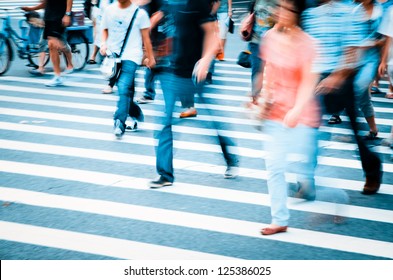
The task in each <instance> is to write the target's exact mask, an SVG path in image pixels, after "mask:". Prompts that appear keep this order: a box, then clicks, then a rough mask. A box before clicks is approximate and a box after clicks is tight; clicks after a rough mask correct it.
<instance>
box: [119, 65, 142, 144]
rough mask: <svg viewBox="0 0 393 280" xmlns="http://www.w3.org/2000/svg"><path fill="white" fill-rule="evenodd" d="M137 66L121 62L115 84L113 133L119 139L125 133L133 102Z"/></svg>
mask: <svg viewBox="0 0 393 280" xmlns="http://www.w3.org/2000/svg"><path fill="white" fill-rule="evenodd" d="M137 67H138V65H137V64H136V63H135V62H133V61H130V60H125V61H122V66H121V73H120V77H119V80H118V83H117V86H118V89H119V99H118V101H117V109H116V112H115V115H114V118H113V119H114V121H115V133H116V136H117V137H121V136H122V135H123V133H124V131H125V123H126V120H127V117H128V115H129V111H130V103H131V102H133V101H132V100H133V98H134V93H135V72H136V69H137Z"/></svg>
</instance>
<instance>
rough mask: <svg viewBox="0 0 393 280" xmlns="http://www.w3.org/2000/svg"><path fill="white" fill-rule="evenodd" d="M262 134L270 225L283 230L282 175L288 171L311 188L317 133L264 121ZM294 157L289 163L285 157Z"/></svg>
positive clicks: (284, 190)
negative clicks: (280, 227)
mask: <svg viewBox="0 0 393 280" xmlns="http://www.w3.org/2000/svg"><path fill="white" fill-rule="evenodd" d="M264 131H265V133H266V134H267V135H269V140H267V141H266V142H265V151H267V157H266V170H267V171H268V177H267V185H268V190H269V195H270V203H271V206H270V207H271V216H272V222H271V223H272V224H275V225H280V226H287V225H288V220H289V217H290V215H289V210H288V207H287V196H288V187H287V183H286V180H285V172H286V171H288V170H289V168H290V169H291V170H290V171H291V172H295V173H296V174H297V175H298V178H297V180H298V182H307V183H308V184H312V185H313V187H315V186H314V171H315V167H316V159H317V156H316V154H317V152H318V129H316V128H312V127H307V126H304V125H298V126H296V127H295V128H288V127H284V125H283V124H282V123H281V122H277V121H271V120H266V122H265V126H264ZM290 153H291V154H296V158H295V159H294V162H291V163H289V161H288V160H287V156H288V154H290Z"/></svg>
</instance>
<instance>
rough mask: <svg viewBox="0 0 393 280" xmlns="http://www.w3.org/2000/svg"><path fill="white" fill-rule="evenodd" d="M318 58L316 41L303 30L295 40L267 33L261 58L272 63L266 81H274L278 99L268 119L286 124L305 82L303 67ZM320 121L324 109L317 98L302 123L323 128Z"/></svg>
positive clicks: (274, 89) (305, 109)
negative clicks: (300, 88) (302, 83)
mask: <svg viewBox="0 0 393 280" xmlns="http://www.w3.org/2000/svg"><path fill="white" fill-rule="evenodd" d="M315 56H316V47H315V42H314V39H312V38H311V37H310V36H309V35H307V34H306V33H305V32H303V31H300V32H296V33H295V34H294V35H292V37H289V36H288V35H287V34H283V33H281V32H280V31H278V30H277V29H276V28H273V29H271V30H269V31H268V32H267V33H266V35H265V36H264V38H263V43H261V58H262V60H264V61H265V62H266V63H267V64H269V65H268V67H267V68H266V78H267V79H272V80H270V83H272V84H273V92H272V94H273V99H274V104H273V105H272V108H271V111H270V114H269V117H268V119H271V120H277V121H283V119H284V117H285V115H286V113H287V112H288V111H289V110H290V109H291V108H293V106H294V105H295V102H296V96H297V93H298V87H299V85H300V83H301V81H302V67H303V66H304V65H305V64H306V63H307V64H311V63H312V62H313V60H314V58H315ZM310 69H311V67H310ZM265 82H266V83H268V81H265ZM320 119H321V118H320V108H319V105H318V102H317V100H316V98H315V97H314V98H312V99H311V100H310V101H309V102H308V103H307V105H306V106H305V107H304V110H303V112H302V114H301V117H300V120H299V123H300V124H304V125H306V126H310V127H319V125H320Z"/></svg>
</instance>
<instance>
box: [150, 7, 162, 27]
mask: <svg viewBox="0 0 393 280" xmlns="http://www.w3.org/2000/svg"><path fill="white" fill-rule="evenodd" d="M163 17H164V12H163V11H157V12H155V13H154V14H153V15H152V16H151V17H150V30H152V29H154V28H155V27H156V26H157V25H158V23H159V22H160V21H161V20H162V18H163Z"/></svg>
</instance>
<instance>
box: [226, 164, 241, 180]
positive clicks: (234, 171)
mask: <svg viewBox="0 0 393 280" xmlns="http://www.w3.org/2000/svg"><path fill="white" fill-rule="evenodd" d="M237 175H239V167H237V166H230V165H228V166H227V169H226V170H225V173H224V178H225V179H234V178H236V177H237Z"/></svg>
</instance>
